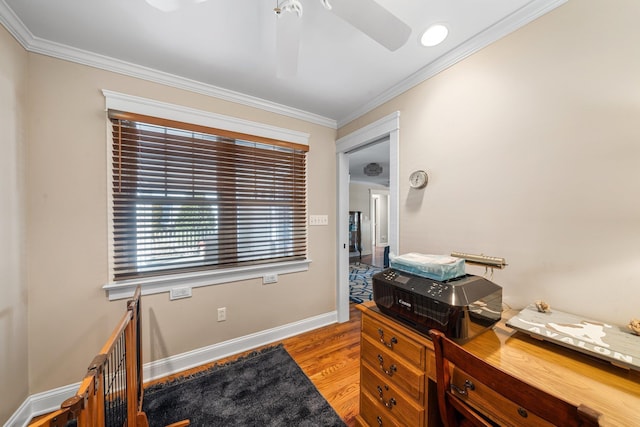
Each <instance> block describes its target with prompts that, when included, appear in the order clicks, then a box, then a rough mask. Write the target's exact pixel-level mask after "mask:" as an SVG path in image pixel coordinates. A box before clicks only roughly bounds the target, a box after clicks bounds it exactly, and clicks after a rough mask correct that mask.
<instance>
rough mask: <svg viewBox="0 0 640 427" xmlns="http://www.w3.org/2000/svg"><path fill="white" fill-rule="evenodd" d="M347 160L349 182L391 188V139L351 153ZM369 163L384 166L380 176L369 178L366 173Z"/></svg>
mask: <svg viewBox="0 0 640 427" xmlns="http://www.w3.org/2000/svg"><path fill="white" fill-rule="evenodd" d="M347 158H348V159H349V182H352V183H361V184H377V185H379V186H383V187H389V166H390V164H389V138H385V139H383V140H381V141H376V142H374V143H372V144H369V145H367V146H365V147H363V148H361V149H359V150H356V151H351V152H349V153H348V155H347ZM369 163H378V164H379V165H380V166H382V172H381V173H380V175H377V176H368V175H366V174H365V173H364V168H365V166H367V165H368V164H369Z"/></svg>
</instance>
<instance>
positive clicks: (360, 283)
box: [349, 263, 383, 304]
mask: <svg viewBox="0 0 640 427" xmlns="http://www.w3.org/2000/svg"><path fill="white" fill-rule="evenodd" d="M382 270H383V269H382V268H380V267H374V266H372V265H368V264H362V263H355V264H349V301H350V302H354V303H356V304H360V303H362V302H365V301H371V300H373V285H372V283H371V276H373V275H374V274H376V273H377V272H379V271H382Z"/></svg>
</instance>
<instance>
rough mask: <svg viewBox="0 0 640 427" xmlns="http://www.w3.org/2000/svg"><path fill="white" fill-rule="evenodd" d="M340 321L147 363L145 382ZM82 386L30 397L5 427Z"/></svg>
mask: <svg viewBox="0 0 640 427" xmlns="http://www.w3.org/2000/svg"><path fill="white" fill-rule="evenodd" d="M337 321H338V313H337V312H336V311H332V312H329V313H325V314H321V315H318V316H314V317H309V318H307V319H304V320H300V321H298V322H293V323H289V324H287V325H283V326H278V327H276V328H272V329H267V330H264V331H260V332H256V333H254V334H250V335H245V336H243V337H239V338H234V339H232V340H228V341H224V342H221V343H218V344H213V345H210V346H207V347H202V348H198V349H195V350H192V351H188V352H186V353H182V354H178V355H175V356H171V357H167V358H165V359H160V360H156V361H153V362H150V363H146V364H145V365H144V366H143V378H144V380H145V381H152V380H155V379H158V378H162V377H165V376H167V375H171V374H175V373H178V372H181V371H184V370H186V369H191V368H194V367H196V366H200V365H204V364H206V363H210V362H215V361H216V360H219V359H222V358H224V357H227V356H232V355H234V354H237V353H241V352H243V351H247V350H251V349H252V348H256V347H260V346H263V345H266V344H272V343H275V342H277V341H281V340H283V339H285V338H288V337H291V336H294V335H298V334H301V333H303V332H307V331H311V330H314V329H318V328H321V327H323V326H327V325H331V324H333V323H336V322H337ZM79 386H80V383H79V382H78V383H76V384H70V385H66V386H63V387H59V388H56V389H53V390H48V391H44V392H42V393H37V394H34V395H31V396H29V397H28V398H27V399H26V400H25V401H24V403H23V404H22V405H20V408H18V410H17V411H16V412H15V413H14V414H13V415H12V416H11V418H9V420H8V421H7V422H6V423H5V424H4V427H26V426H28V425H29V422H30V421H31V419H32V418H33V417H35V416H38V415H42V414H47V413H49V412H53V411H55V410H56V409H58V408H60V404H61V403H62V402H64V401H65V400H66V399H68V398H70V397H72V396H73V395H74V394H75V393H76V391H77V390H78V387H79Z"/></svg>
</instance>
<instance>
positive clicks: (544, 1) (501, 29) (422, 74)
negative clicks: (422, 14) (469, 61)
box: [338, 0, 568, 129]
mask: <svg viewBox="0 0 640 427" xmlns="http://www.w3.org/2000/svg"><path fill="white" fill-rule="evenodd" d="M567 1H568V0H532V1H531V2H529V3H527V4H526V5H525V6H523V7H521V8H520V9H518V10H517V11H515V12H513V13H511V14H510V15H508V16H506V17H505V18H503V19H502V20H500V21H499V22H497V23H495V24H494V25H492V26H491V27H489V28H487V29H486V30H484V31H482V32H480V33H478V34H477V35H475V36H474V37H472V38H470V39H469V40H467V41H466V42H464V43H462V44H461V45H459V46H458V47H456V48H455V49H453V50H451V51H449V52H448V53H447V54H445V55H443V56H441V57H440V58H438V59H436V60H435V61H433V62H432V63H430V64H428V65H426V66H425V67H423V68H421V69H420V70H418V71H416V72H415V73H414V74H412V75H410V76H409V77H407V78H406V79H404V80H402V81H401V82H400V83H398V84H396V85H395V86H392V87H391V88H389V89H387V90H386V91H384V92H382V93H381V94H380V95H378V96H377V97H375V98H373V99H372V100H371V101H369V102H367V103H366V104H364V105H362V107H360V108H359V109H357V110H356V111H354V112H352V113H351V114H349V115H347V116H345V117H343V118H341V119H339V120H338V129H339V128H341V127H342V126H344V125H346V124H348V123H350V122H352V121H353V120H355V119H357V118H359V117H362V116H363V115H365V114H366V113H368V112H369V111H371V110H373V109H375V108H377V107H379V106H381V105H382V104H384V103H385V102H388V101H390V100H392V99H393V98H395V97H397V96H398V95H401V94H403V93H404V92H406V91H408V90H409V89H411V88H413V87H415V86H417V85H419V84H420V83H422V82H424V81H426V80H428V79H430V78H431V77H433V76H435V75H436V74H438V73H440V72H442V71H444V70H446V69H447V68H449V67H451V66H452V65H454V64H456V63H457V62H460V61H462V60H463V59H465V58H467V57H468V56H470V55H472V54H474V53H476V52H477V51H479V50H480V49H482V48H484V47H486V46H488V45H490V44H491V43H494V42H496V41H498V40H499V39H501V38H503V37H504V36H506V35H508V34H510V33H512V32H513V31H515V30H517V29H519V28H521V27H523V26H524V25H526V24H528V23H530V22H532V21H534V20H535V19H537V18H539V17H541V16H542V15H545V14H546V13H548V12H551V11H552V10H553V9H555V8H557V7H558V6H561V5H563V4H564V3H566V2H567Z"/></svg>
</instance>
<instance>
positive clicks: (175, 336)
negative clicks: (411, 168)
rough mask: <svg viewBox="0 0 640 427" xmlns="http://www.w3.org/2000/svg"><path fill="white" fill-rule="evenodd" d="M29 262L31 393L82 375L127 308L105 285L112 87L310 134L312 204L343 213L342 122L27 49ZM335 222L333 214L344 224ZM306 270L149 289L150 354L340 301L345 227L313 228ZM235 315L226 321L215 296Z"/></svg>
mask: <svg viewBox="0 0 640 427" xmlns="http://www.w3.org/2000/svg"><path fill="white" fill-rule="evenodd" d="M29 59H30V64H29V71H30V76H29V86H30V91H29V99H28V106H29V111H28V120H29V123H28V126H29V141H28V155H27V158H26V164H27V175H28V187H27V189H26V202H27V212H28V216H27V240H26V242H27V248H26V249H27V257H26V260H25V262H26V270H27V278H28V289H29V330H28V341H29V376H30V379H29V393H30V394H33V393H37V392H41V391H45V390H49V389H52V388H55V387H59V386H63V385H67V384H71V383H74V382H76V381H79V380H80V378H81V376H82V375H83V373H84V369H85V368H86V366H87V363H89V362H90V360H91V358H92V357H93V355H94V354H95V353H96V352H97V351H98V350H99V349H100V347H101V345H102V344H103V343H104V341H105V340H106V339H107V338H108V334H109V333H110V332H111V330H112V329H113V328H114V327H115V325H116V322H117V320H118V319H119V317H120V316H121V315H122V314H123V313H124V309H125V302H124V301H114V302H108V301H107V299H106V297H105V294H104V292H103V291H102V290H101V287H102V285H103V284H104V283H106V282H107V281H108V280H109V277H108V271H107V268H108V266H107V192H106V191H107V190H106V189H107V176H106V175H107V160H106V145H105V144H106V123H105V113H104V97H103V95H102V93H101V89H109V90H113V91H117V92H122V93H126V94H130V95H137V96H142V97H146V98H151V99H155V100H159V101H164V102H170V103H174V104H179V105H184V106H188V107H191V108H197V109H201V110H206V111H211V112H215V113H218V114H225V115H229V116H234V117H238V118H242V119H248V120H252V121H257V122H261V123H266V124H269V125H275V126H280V127H284V128H289V129H293V130H296V131H302V132H307V133H309V134H310V135H311V137H310V142H309V144H310V151H309V156H308V176H309V184H308V194H309V212H312V213H323V214H328V215H329V217H330V225H331V224H335V214H334V212H335V209H336V208H335V196H334V189H335V185H336V184H335V178H334V176H335V165H334V163H335V148H334V141H335V133H336V132H335V130H334V129H329V128H325V127H322V126H318V125H313V124H310V123H307V122H304V121H300V120H295V119H291V118H287V117H284V116H280V115H277V114H273V113H268V112H265V111H261V110H256V109H252V108H250V107H246V106H241V105H238V104H234V103H231V102H227V101H222V100H218V99H214V98H211V97H207V96H202V95H196V94H193V93H189V92H185V91H181V90H178V89H174V88H169V87H166V86H162V85H158V84H154V83H150V82H146V81H142V80H138V79H134V78H130V77H125V76H121V75H117V74H114V73H110V72H106V71H101V70H97V69H94V68H90V67H85V66H82V65H78V64H73V63H70V62H66V61H61V60H57V59H53V58H50V57H46V56H42V55H37V54H30V55H29ZM334 227H335V226H334ZM309 256H310V258H311V259H312V261H313V262H312V263H311V266H310V270H309V271H308V272H306V273H295V274H286V275H279V282H278V283H276V284H272V285H269V286H263V285H262V282H261V280H258V279H255V280H248V281H244V282H236V283H230V284H224V285H217V286H210V287H204V288H197V289H194V290H193V297H192V298H190V299H184V300H178V301H173V302H170V301H169V299H168V294H167V293H164V294H159V295H153V296H148V297H145V298H144V299H143V307H144V312H143V319H144V320H143V321H144V322H145V323H144V329H143V333H144V340H145V346H144V347H145V348H144V350H145V362H148V361H150V360H156V359H160V358H165V357H168V356H172V355H176V354H179V353H183V352H186V351H190V350H193V349H197V348H200V347H204V346H208V345H212V344H215V343H219V342H221V341H225V340H229V339H231V338H236V337H241V336H244V335H247V334H251V333H254V332H258V331H262V330H265V329H268V328H273V327H277V326H281V325H284V324H287V323H290V322H294V321H298V320H301V319H305V318H308V317H311V316H315V315H319V314H324V313H327V312H331V311H333V310H335V300H336V297H335V289H336V281H335V274H332V273H331V272H332V271H335V233H332V232H331V233H327V232H326V228H325V227H311V228H310V229H309ZM222 306H225V307H226V308H227V321H226V322H223V323H218V322H217V321H216V308H217V307H222Z"/></svg>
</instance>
